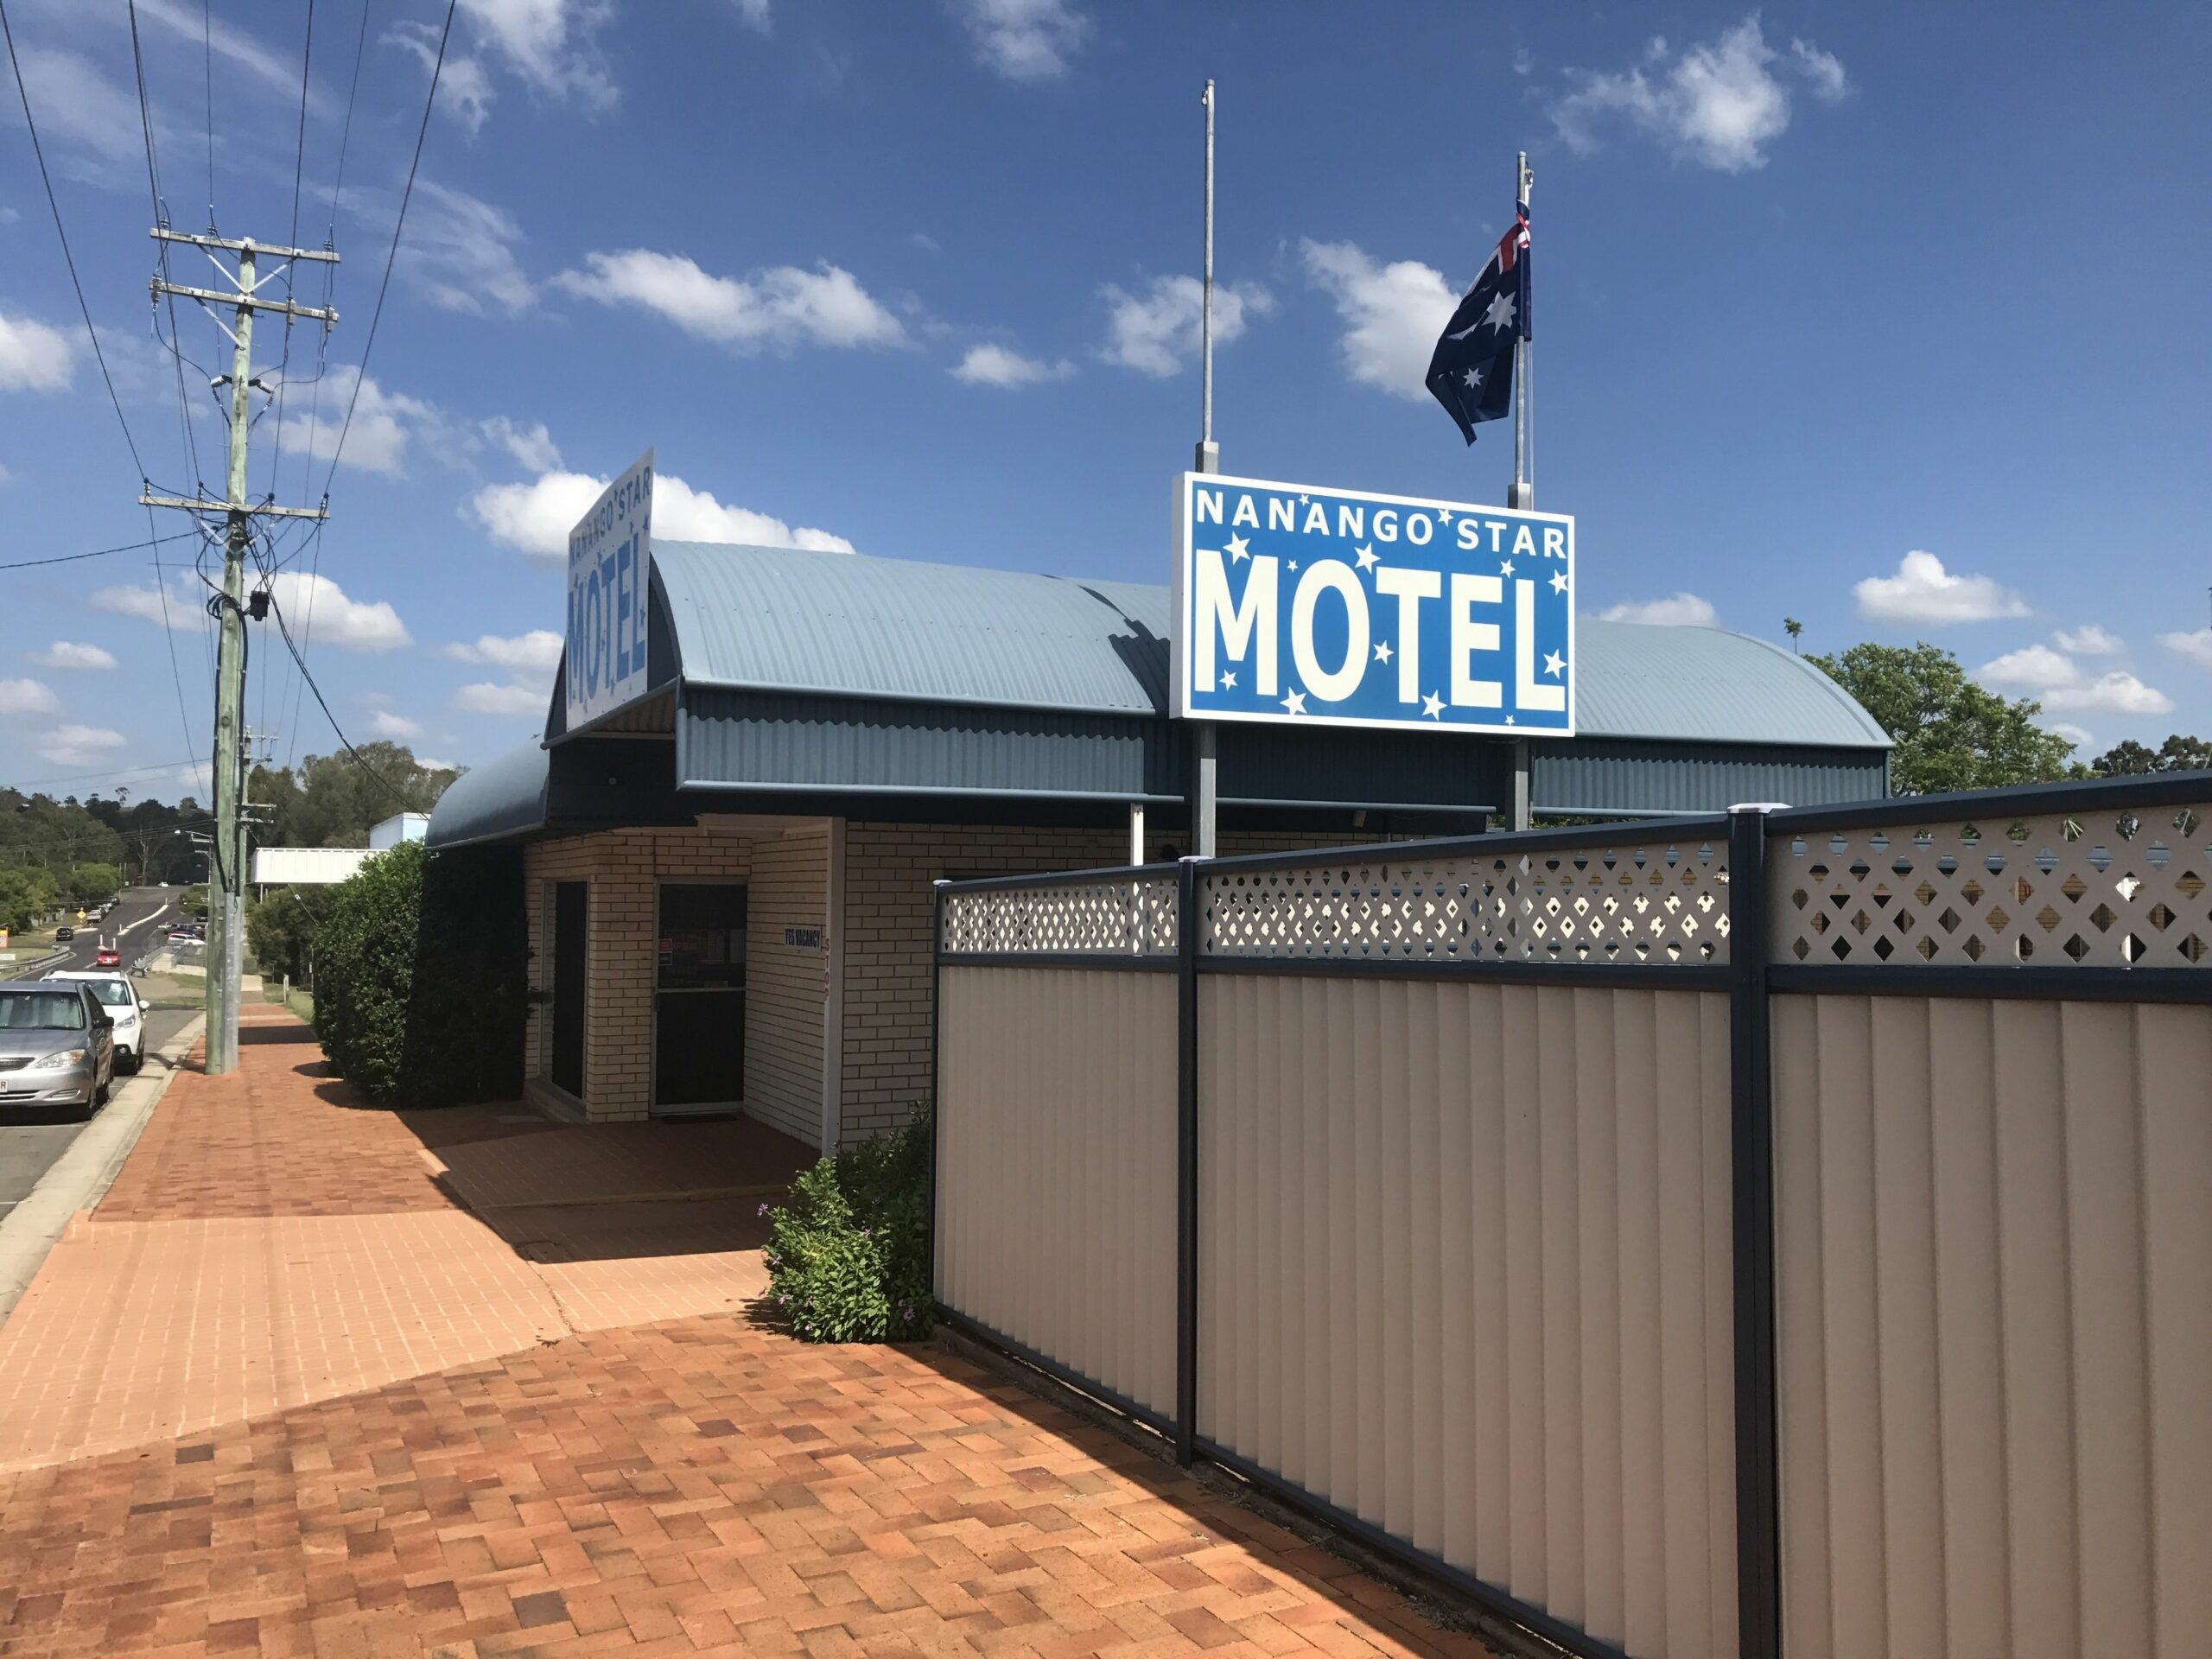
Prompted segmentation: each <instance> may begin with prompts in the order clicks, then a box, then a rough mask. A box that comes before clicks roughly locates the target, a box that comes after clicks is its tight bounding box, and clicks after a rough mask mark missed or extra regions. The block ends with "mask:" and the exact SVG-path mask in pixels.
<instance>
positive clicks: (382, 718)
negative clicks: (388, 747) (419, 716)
mask: <svg viewBox="0 0 2212 1659" xmlns="http://www.w3.org/2000/svg"><path fill="white" fill-rule="evenodd" d="M369 730H370V731H371V732H372V733H373V734H376V735H377V736H378V737H382V738H388V739H390V740H391V741H392V742H395V743H411V742H413V741H415V740H416V738H418V737H420V736H422V735H423V728H422V727H421V726H419V725H418V724H416V722H415V721H411V720H410V719H408V718H407V716H406V715H395V714H393V713H392V712H391V710H390V709H378V710H377V711H376V713H375V714H373V715H371V716H370V717H369Z"/></svg>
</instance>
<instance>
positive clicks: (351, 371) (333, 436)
mask: <svg viewBox="0 0 2212 1659" xmlns="http://www.w3.org/2000/svg"><path fill="white" fill-rule="evenodd" d="M356 379H360V387H361V395H360V397H359V399H358V400H356V401H354V402H353V426H352V427H351V429H348V428H347V426H346V404H347V402H348V401H349V400H352V399H353V383H354V381H355V380H356ZM323 380H324V384H323V387H322V395H321V398H320V399H319V400H317V401H316V402H315V403H313V404H309V406H308V407H307V408H302V407H301V404H302V403H305V402H307V400H306V399H303V398H294V399H292V400H291V401H290V404H289V407H288V408H287V409H286V410H285V414H284V426H283V440H284V448H287V449H289V450H291V451H292V452H293V453H295V454H299V453H302V452H304V453H306V454H312V455H313V456H315V459H316V460H318V461H328V460H329V459H330V458H331V457H332V456H333V455H337V456H338V458H339V461H340V464H341V465H343V466H346V467H359V468H360V469H361V470H362V471H363V472H365V473H381V474H384V475H385V477H387V478H400V477H404V475H405V474H406V472H407V448H408V444H409V442H410V440H412V439H414V438H416V437H418V436H420V437H426V438H427V437H431V436H433V435H435V434H437V433H438V432H440V431H441V430H442V428H443V426H444V422H443V421H442V419H441V418H440V416H439V415H438V412H437V410H435V409H433V408H431V407H430V405H429V404H426V403H423V401H422V400H421V399H420V398H416V397H408V396H406V395H405V394H404V393H403V392H397V391H385V389H384V388H383V387H382V386H380V385H378V384H377V383H376V379H375V378H374V377H373V376H372V377H370V378H365V379H363V378H361V372H360V370H359V368H357V367H355V366H354V365H352V364H350V363H334V364H332V365H331V366H330V368H329V370H328V371H327V372H326V374H325V375H324V377H323ZM341 436H342V437H343V438H344V439H345V443H346V448H345V451H344V453H343V454H340V451H339V448H338V443H339V440H340V437H341Z"/></svg>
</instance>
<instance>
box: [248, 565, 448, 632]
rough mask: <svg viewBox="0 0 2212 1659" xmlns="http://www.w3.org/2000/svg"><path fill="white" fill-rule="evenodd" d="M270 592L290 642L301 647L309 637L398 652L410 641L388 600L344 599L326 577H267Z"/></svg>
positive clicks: (286, 572) (293, 574)
mask: <svg viewBox="0 0 2212 1659" xmlns="http://www.w3.org/2000/svg"><path fill="white" fill-rule="evenodd" d="M269 588H270V594H272V595H273V596H274V598H275V599H276V601H277V609H278V610H280V611H282V612H283V613H284V620H285V622H286V624H287V625H289V627H290V628H291V631H292V638H293V639H300V640H302V643H303V644H304V643H305V641H306V640H309V639H311V640H312V641H313V642H314V643H315V644H316V645H323V644H326V643H327V644H330V645H336V646H338V647H340V649H341V650H345V651H397V650H398V649H399V648H400V647H401V646H402V645H411V644H412V643H414V642H413V640H412V639H411V637H410V635H409V633H408V632H407V629H406V627H405V626H404V625H403V624H402V623H401V621H400V620H399V613H397V611H395V610H393V609H392V608H391V605H390V603H389V602H387V601H384V600H378V601H374V602H373V603H371V602H368V601H363V600H358V599H351V598H348V597H347V596H346V590H345V589H344V588H340V586H339V585H338V584H337V583H336V582H333V581H332V580H331V579H330V578H329V577H328V576H321V575H310V574H309V573H308V572H307V571H304V570H283V571H279V572H278V573H277V575H275V576H273V577H271V578H270V583H269Z"/></svg>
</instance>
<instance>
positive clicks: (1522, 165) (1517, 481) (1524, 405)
mask: <svg viewBox="0 0 2212 1659" xmlns="http://www.w3.org/2000/svg"><path fill="white" fill-rule="evenodd" d="M1535 178H1536V175H1535V174H1534V173H1531V172H1530V171H1529V152H1528V151H1527V150H1525V149H1524V150H1522V152H1521V153H1520V155H1519V156H1516V158H1515V161H1514V164H1513V200H1514V205H1515V206H1516V207H1517V208H1518V209H1519V210H1520V212H1521V213H1522V216H1523V217H1525V216H1526V215H1527V213H1528V212H1529V186H1530V185H1531V184H1533V183H1535ZM1532 372H1533V369H1532V366H1531V364H1530V361H1529V342H1528V340H1525V339H1522V340H1515V341H1514V342H1513V487H1512V488H1511V490H1510V491H1509V492H1508V493H1507V495H1506V502H1505V505H1507V506H1509V507H1522V508H1528V507H1533V506H1535V505H1536V476H1535V474H1536V467H1535V443H1534V442H1533V439H1534V437H1535V413H1534V410H1533V394H1534V391H1535V388H1534V387H1533V386H1532V385H1530V384H1529V377H1530V375H1531V373H1532Z"/></svg>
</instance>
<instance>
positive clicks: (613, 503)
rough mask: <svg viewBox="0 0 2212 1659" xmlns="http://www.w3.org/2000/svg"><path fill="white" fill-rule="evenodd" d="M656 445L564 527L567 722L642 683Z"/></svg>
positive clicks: (600, 710) (610, 707) (627, 695)
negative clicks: (566, 539)
mask: <svg viewBox="0 0 2212 1659" xmlns="http://www.w3.org/2000/svg"><path fill="white" fill-rule="evenodd" d="M652 526H653V452H652V450H650V449H648V450H646V451H645V454H642V455H640V456H639V458H638V460H637V461H636V462H635V463H633V464H632V467H630V470H629V471H628V472H626V473H625V474H622V476H621V477H620V478H618V479H616V480H614V481H613V483H612V484H610V485H608V486H607V493H605V494H604V495H601V497H600V498H599V499H598V501H597V502H595V503H594V505H593V506H592V510H591V511H590V512H588V513H586V514H585V515H584V516H583V517H582V518H581V519H579V520H577V522H576V527H575V529H574V530H572V531H569V629H568V635H567V640H568V674H567V687H566V689H567V696H568V707H569V730H570V731H572V732H573V731H575V729H576V728H578V727H579V726H582V725H585V724H587V723H588V722H589V721H594V720H597V719H598V718H599V717H600V716H601V715H607V714H612V713H613V711H614V710H615V709H620V707H622V705H623V704H625V703H626V702H631V701H632V700H633V699H634V698H636V697H638V696H641V695H642V694H643V693H644V691H645V583H646V573H647V570H648V569H649V565H650V561H651V559H652Z"/></svg>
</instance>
